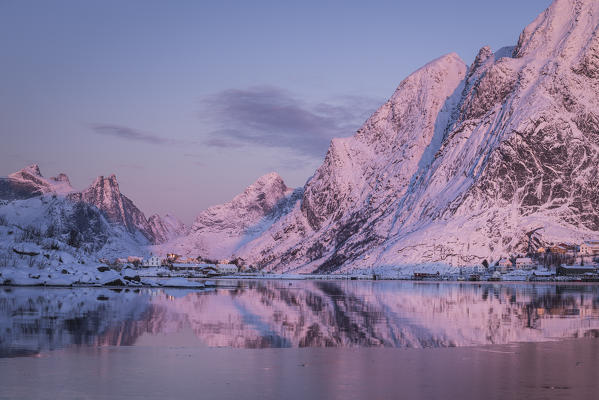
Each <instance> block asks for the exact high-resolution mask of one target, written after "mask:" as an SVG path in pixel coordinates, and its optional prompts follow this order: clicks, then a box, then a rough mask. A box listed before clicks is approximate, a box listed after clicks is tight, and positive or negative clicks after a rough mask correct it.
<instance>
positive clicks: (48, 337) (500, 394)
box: [0, 280, 599, 399]
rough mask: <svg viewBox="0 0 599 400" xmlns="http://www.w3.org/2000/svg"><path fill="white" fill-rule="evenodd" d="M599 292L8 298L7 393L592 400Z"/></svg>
mask: <svg viewBox="0 0 599 400" xmlns="http://www.w3.org/2000/svg"><path fill="white" fill-rule="evenodd" d="M597 336H599V286H594V285H584V284H579V285H571V284H560V285H555V284H534V285H533V284H486V283H484V284H473V283H418V282H398V281H379V282H376V281H374V282H373V281H274V280H273V281H269V280H252V281H236V280H234V281H233V280H232V281H218V286H217V288H216V289H214V290H211V291H187V290H174V289H173V290H166V289H140V290H137V291H132V290H109V289H101V288H74V289H49V288H9V287H5V288H0V357H1V358H0V398H215V399H217V398H256V399H258V398H259V399H269V398H272V399H278V398H304V399H305V398H344V399H347V398H356V399H359V398H366V397H372V398H381V399H386V398H440V399H441V398H456V397H457V396H459V397H461V398H466V399H467V398H478V397H480V396H482V395H483V394H484V395H485V397H488V398H594V395H595V393H596V390H599V382H598V381H599V379H597V378H599V342H598V341H597V340H596V339H595V338H596V337H597Z"/></svg>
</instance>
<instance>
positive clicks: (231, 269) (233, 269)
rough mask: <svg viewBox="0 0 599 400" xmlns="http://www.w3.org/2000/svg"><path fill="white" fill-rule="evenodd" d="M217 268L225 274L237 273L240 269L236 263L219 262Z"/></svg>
mask: <svg viewBox="0 0 599 400" xmlns="http://www.w3.org/2000/svg"><path fill="white" fill-rule="evenodd" d="M217 269H218V272H219V273H221V274H225V275H229V274H236V273H237V271H238V268H237V265H235V264H218V265H217Z"/></svg>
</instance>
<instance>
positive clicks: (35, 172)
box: [9, 164, 42, 179]
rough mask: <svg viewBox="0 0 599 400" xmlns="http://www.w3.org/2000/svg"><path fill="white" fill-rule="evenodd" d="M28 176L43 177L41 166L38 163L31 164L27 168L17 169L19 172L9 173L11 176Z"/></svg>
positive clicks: (17, 177)
mask: <svg viewBox="0 0 599 400" xmlns="http://www.w3.org/2000/svg"><path fill="white" fill-rule="evenodd" d="M27 176H34V177H37V178H42V172H41V171H40V166H39V165H38V164H31V165H28V166H26V167H25V168H23V169H21V170H19V171H17V172H13V173H12V174H10V175H9V177H10V178H16V179H19V178H21V179H22V178H24V177H27Z"/></svg>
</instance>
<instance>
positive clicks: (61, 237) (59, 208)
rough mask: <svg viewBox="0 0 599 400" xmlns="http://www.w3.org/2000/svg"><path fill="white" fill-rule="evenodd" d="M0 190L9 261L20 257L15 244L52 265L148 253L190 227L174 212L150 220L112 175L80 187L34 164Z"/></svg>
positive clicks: (2, 251)
mask: <svg viewBox="0 0 599 400" xmlns="http://www.w3.org/2000/svg"><path fill="white" fill-rule="evenodd" d="M0 189H1V190H0V236H1V237H2V245H1V246H0V257H2V259H3V263H4V264H6V265H8V264H11V265H12V264H15V263H18V262H19V260H18V258H19V256H18V254H17V253H15V249H16V250H17V251H21V250H22V251H25V252H29V253H40V256H39V257H40V260H41V262H42V263H46V264H49V265H53V264H52V263H58V260H59V259H61V260H62V261H60V263H62V262H63V261H64V262H66V260H67V259H76V260H83V261H84V260H88V261H89V260H97V259H98V258H108V259H114V258H115V257H124V256H128V255H145V254H147V251H148V246H149V245H150V244H152V243H159V242H163V241H166V240H169V239H172V238H175V237H177V236H178V235H181V234H184V233H185V231H186V228H185V226H184V225H183V224H182V223H181V222H180V221H178V220H177V219H176V218H175V217H172V216H167V217H165V218H164V219H162V218H161V217H159V216H157V215H155V216H152V217H151V218H150V219H149V220H148V219H146V217H145V215H144V214H143V212H141V211H140V210H139V209H138V208H137V207H136V206H135V204H133V202H132V201H131V200H130V199H129V198H127V197H126V196H124V195H123V194H122V193H121V192H120V189H119V185H118V182H117V180H116V177H115V176H114V175H111V176H110V177H108V178H104V177H99V178H97V179H96V180H95V181H94V183H93V184H92V185H91V186H90V187H89V188H87V189H86V190H84V191H82V192H77V191H75V190H74V189H73V188H72V187H71V185H70V182H69V178H68V177H67V176H66V175H65V174H60V175H59V176H58V177H56V178H49V179H47V178H44V177H43V175H42V174H41V172H40V169H39V167H38V166H37V165H31V166H28V167H26V168H24V169H22V170H20V171H18V172H15V173H13V174H10V175H9V176H8V177H6V178H2V179H1V180H0ZM42 252H43V253H45V255H46V256H47V257H46V258H45V259H41V257H42V256H41V253H42Z"/></svg>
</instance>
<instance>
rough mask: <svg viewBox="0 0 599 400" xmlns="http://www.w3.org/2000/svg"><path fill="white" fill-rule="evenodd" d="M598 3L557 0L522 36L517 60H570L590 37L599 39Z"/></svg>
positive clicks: (590, 0)
mask: <svg viewBox="0 0 599 400" xmlns="http://www.w3.org/2000/svg"><path fill="white" fill-rule="evenodd" d="M598 23H599V2H597V1H596V0H555V1H554V2H553V3H552V4H551V6H549V8H547V10H545V11H544V12H543V13H541V14H540V15H539V16H538V17H537V18H536V19H535V20H534V21H533V22H532V23H531V24H530V25H528V26H527V27H526V28H525V29H524V30H523V31H522V33H521V34H520V38H519V40H518V45H517V46H516V50H515V51H514V55H515V56H516V57H526V56H535V57H538V56H542V55H545V56H548V55H552V56H555V57H558V58H561V57H566V58H567V57H568V56H569V55H571V54H573V53H577V52H579V51H580V50H582V49H584V48H585V46H586V45H587V43H586V41H587V40H588V39H589V37H590V35H591V34H592V35H594V36H595V37H596V35H597V25H598Z"/></svg>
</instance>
